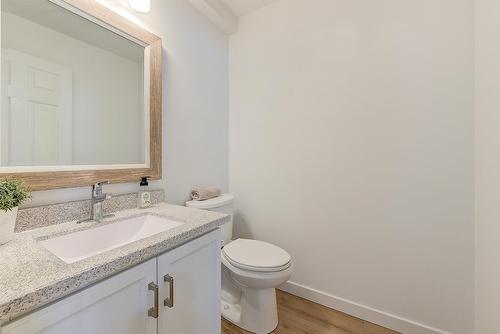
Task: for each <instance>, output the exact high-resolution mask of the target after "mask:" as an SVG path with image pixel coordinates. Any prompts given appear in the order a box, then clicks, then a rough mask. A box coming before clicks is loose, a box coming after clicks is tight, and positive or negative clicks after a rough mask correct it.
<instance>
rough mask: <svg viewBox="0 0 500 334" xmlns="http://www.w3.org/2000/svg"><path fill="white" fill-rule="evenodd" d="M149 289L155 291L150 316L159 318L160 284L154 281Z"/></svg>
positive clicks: (149, 285)
mask: <svg viewBox="0 0 500 334" xmlns="http://www.w3.org/2000/svg"><path fill="white" fill-rule="evenodd" d="M148 290H149V291H153V292H154V294H155V301H154V303H155V304H154V306H153V307H151V308H150V309H149V310H148V316H150V317H152V318H155V319H157V318H158V309H159V308H158V285H157V284H155V283H154V282H151V283H149V284H148Z"/></svg>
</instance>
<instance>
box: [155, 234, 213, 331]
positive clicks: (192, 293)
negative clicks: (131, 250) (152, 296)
mask: <svg viewBox="0 0 500 334" xmlns="http://www.w3.org/2000/svg"><path fill="white" fill-rule="evenodd" d="M220 240H221V236H220V235H218V236H217V238H216V240H214V239H213V238H211V239H210V243H207V242H206V241H205V240H203V238H200V239H196V240H194V241H192V242H190V243H189V244H186V245H183V246H181V247H178V248H176V249H174V250H172V251H170V252H168V253H165V254H163V255H161V256H159V257H158V282H159V285H160V301H161V302H160V316H159V321H158V333H159V334H210V333H214V334H215V333H217V334H219V333H220V325H221V324H220V323H221V322H220V289H221V282H220V279H221V275H220V266H221V260H220ZM172 283H173V284H172Z"/></svg>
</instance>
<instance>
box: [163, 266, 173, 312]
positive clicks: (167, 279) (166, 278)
mask: <svg viewBox="0 0 500 334" xmlns="http://www.w3.org/2000/svg"><path fill="white" fill-rule="evenodd" d="M163 281H164V282H167V283H168V284H169V288H170V292H169V296H168V298H165V300H164V301H163V305H164V306H167V307H169V308H172V307H174V278H173V277H172V276H170V275H169V274H167V275H165V276H163Z"/></svg>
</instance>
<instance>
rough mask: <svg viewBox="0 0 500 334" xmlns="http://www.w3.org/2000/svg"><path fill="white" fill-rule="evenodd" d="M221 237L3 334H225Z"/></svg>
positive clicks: (211, 236)
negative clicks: (221, 285)
mask: <svg viewBox="0 0 500 334" xmlns="http://www.w3.org/2000/svg"><path fill="white" fill-rule="evenodd" d="M220 238H221V236H220V232H219V231H218V230H217V231H214V232H211V233H208V234H205V235H203V236H201V237H199V238H197V239H194V240H192V241H190V242H188V243H186V244H184V245H182V246H180V247H178V248H175V249H173V250H170V251H168V252H167V253H165V254H163V255H160V256H158V257H157V258H154V259H151V260H149V261H147V262H145V263H142V264H140V265H137V266H135V267H132V268H130V269H128V270H126V271H123V272H121V273H119V274H117V275H115V276H112V277H110V278H108V279H106V280H104V281H102V282H99V283H97V284H95V285H93V286H91V287H89V288H86V289H85V290H82V291H79V292H77V293H75V294H73V295H70V296H68V297H66V298H64V299H62V300H59V301H57V302H55V303H53V304H51V305H49V306H47V307H44V308H42V309H40V310H38V311H35V312H33V313H31V314H29V315H27V316H24V317H22V318H20V319H18V320H16V321H13V322H11V323H9V324H7V325H5V326H3V327H2V328H1V330H0V334H35V333H36V334H42V333H43V334H68V333H71V334H157V333H158V334H219V333H220V299H219V294H220V277H221V276H220V246H219V245H220ZM165 277H167V279H165ZM155 305H157V306H158V308H157V309H156V308H155ZM156 311H158V314H156Z"/></svg>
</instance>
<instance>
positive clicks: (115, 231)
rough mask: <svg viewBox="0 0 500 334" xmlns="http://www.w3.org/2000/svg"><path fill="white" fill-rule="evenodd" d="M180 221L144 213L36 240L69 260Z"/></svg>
mask: <svg viewBox="0 0 500 334" xmlns="http://www.w3.org/2000/svg"><path fill="white" fill-rule="evenodd" d="M183 224H184V223H183V222H179V221H175V220H170V219H166V218H162V217H158V216H154V215H144V216H139V217H135V218H130V219H126V220H122V221H119V222H116V223H111V224H107V225H103V226H99V227H96V228H92V229H88V230H84V231H80V232H75V233H71V234H67V235H63V236H60V237H56V238H52V239H48V240H44V241H40V244H41V245H42V246H43V247H45V248H46V249H48V250H49V251H51V252H52V253H54V254H55V255H56V256H57V257H59V258H60V259H61V260H63V261H64V262H66V263H73V262H77V261H80V260H83V259H86V258H89V257H91V256H94V255H97V254H100V253H103V252H105V251H108V250H111V249H114V248H118V247H120V246H124V245H126V244H129V243H131V242H134V241H137V240H141V239H144V238H147V237H150V236H153V235H155V234H158V233H161V232H165V231H167V230H170V229H173V228H176V227H178V226H181V225H183Z"/></svg>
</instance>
